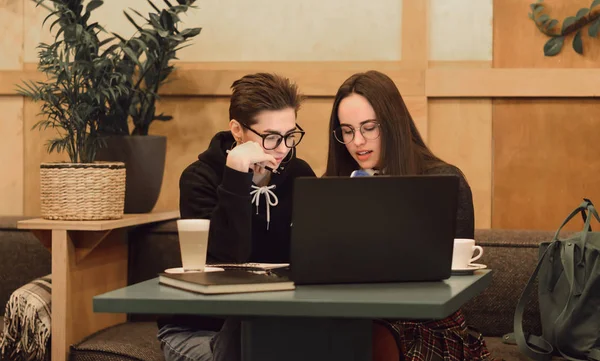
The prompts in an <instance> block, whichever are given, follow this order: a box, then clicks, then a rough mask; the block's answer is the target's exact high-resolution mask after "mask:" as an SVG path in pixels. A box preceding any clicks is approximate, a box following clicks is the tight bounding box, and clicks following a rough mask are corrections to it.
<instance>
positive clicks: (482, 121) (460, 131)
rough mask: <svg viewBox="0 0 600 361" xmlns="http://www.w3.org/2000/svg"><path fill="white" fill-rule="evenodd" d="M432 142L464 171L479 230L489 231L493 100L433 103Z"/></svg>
mask: <svg viewBox="0 0 600 361" xmlns="http://www.w3.org/2000/svg"><path fill="white" fill-rule="evenodd" d="M428 143H429V144H428V145H429V146H430V148H431V150H432V151H433V152H434V153H435V154H436V155H438V156H439V157H440V158H442V159H443V160H445V161H446V162H449V163H451V164H454V165H455V166H457V167H459V168H460V169H461V170H462V171H463V173H464V174H465V176H466V178H467V181H468V182H469V185H470V187H471V191H472V193H473V204H474V207H475V227H477V228H489V227H490V225H491V211H492V205H491V195H492V102H491V100H490V99H434V100H430V101H429V142H428Z"/></svg>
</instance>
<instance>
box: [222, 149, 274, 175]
mask: <svg viewBox="0 0 600 361" xmlns="http://www.w3.org/2000/svg"><path fill="white" fill-rule="evenodd" d="M225 153H227V154H229V149H227V150H226V151H225ZM255 164H257V163H255ZM258 166H259V167H263V168H265V169H266V170H268V171H269V172H271V173H273V174H279V171H278V170H277V169H273V168H271V167H269V166H268V165H262V164H258Z"/></svg>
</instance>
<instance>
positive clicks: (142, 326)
mask: <svg viewBox="0 0 600 361" xmlns="http://www.w3.org/2000/svg"><path fill="white" fill-rule="evenodd" d="M157 333H158V329H157V326H156V323H154V322H127V323H122V324H119V325H116V326H113V327H109V328H106V329H104V330H101V331H98V332H96V333H95V334H93V335H91V336H89V337H87V338H86V339H84V340H83V341H81V342H79V343H78V344H75V345H73V346H71V351H70V356H69V360H70V361H164V356H163V353H162V351H161V348H160V342H159V341H158V339H157V338H156V335H157Z"/></svg>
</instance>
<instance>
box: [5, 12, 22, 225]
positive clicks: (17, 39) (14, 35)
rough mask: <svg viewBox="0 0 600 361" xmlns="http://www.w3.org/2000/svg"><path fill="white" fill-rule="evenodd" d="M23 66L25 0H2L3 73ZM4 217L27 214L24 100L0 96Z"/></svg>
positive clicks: (17, 69)
mask: <svg viewBox="0 0 600 361" xmlns="http://www.w3.org/2000/svg"><path fill="white" fill-rule="evenodd" d="M22 66H23V1H21V0H12V1H7V0H4V1H2V0H0V72H3V71H4V72H6V71H21V69H22ZM0 109H1V110H2V113H1V114H2V115H1V116H0V134H2V142H0V164H1V165H2V169H3V171H2V176H0V215H21V214H22V213H23V99H22V98H21V97H19V96H1V95H0Z"/></svg>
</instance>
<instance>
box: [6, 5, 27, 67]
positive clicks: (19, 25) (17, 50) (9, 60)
mask: <svg viewBox="0 0 600 361" xmlns="http://www.w3.org/2000/svg"><path fill="white" fill-rule="evenodd" d="M23 3H24V1H22V0H0V34H1V35H0V70H17V69H21V67H22V65H23Z"/></svg>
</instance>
